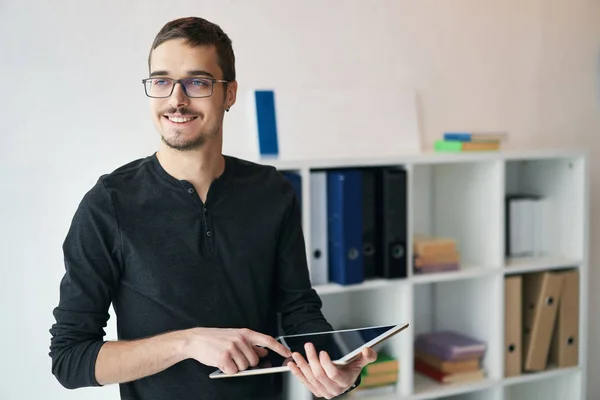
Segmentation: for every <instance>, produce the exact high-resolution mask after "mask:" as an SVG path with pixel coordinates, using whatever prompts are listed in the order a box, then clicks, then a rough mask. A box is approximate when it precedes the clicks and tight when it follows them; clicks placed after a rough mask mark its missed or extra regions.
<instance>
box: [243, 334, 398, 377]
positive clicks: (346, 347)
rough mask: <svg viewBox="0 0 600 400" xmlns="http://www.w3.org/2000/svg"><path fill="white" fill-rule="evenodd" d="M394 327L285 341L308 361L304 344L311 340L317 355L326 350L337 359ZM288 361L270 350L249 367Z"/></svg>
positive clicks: (290, 337) (282, 364)
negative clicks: (256, 363) (255, 364)
mask: <svg viewBox="0 0 600 400" xmlns="http://www.w3.org/2000/svg"><path fill="white" fill-rule="evenodd" d="M394 327H395V325H386V326H378V327H369V328H361V329H351V330H343V331H335V332H325V333H309V334H304V335H295V336H284V337H283V341H284V345H286V347H288V348H289V349H290V350H291V351H292V352H298V353H300V354H302V357H304V359H305V360H307V361H308V359H307V357H306V351H305V350H304V344H305V343H307V342H311V343H312V344H313V345H314V346H315V349H316V351H317V356H318V355H319V352H320V351H322V350H324V351H326V352H327V354H329V357H330V358H331V360H332V361H335V360H338V359H340V358H342V357H344V356H345V355H346V354H348V353H351V352H352V351H354V350H356V349H358V348H359V347H360V346H362V345H364V344H366V343H368V342H370V341H371V340H373V339H375V338H376V337H378V336H380V335H382V334H384V333H385V332H387V331H389V330H390V329H392V328H394ZM278 340H279V341H280V342H281V341H282V340H281V338H279V339H278ZM288 361H290V359H284V358H283V357H282V356H280V355H279V354H277V353H275V352H274V351H272V350H269V354H268V355H267V356H266V357H264V358H262V359H261V362H260V363H259V365H258V366H256V367H250V368H249V369H260V368H269V367H279V366H285V365H286V364H287V362H288Z"/></svg>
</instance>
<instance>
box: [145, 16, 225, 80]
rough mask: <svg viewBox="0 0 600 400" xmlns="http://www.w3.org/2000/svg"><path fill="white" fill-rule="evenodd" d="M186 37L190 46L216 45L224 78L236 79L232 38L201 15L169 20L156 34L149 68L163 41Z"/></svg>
mask: <svg viewBox="0 0 600 400" xmlns="http://www.w3.org/2000/svg"><path fill="white" fill-rule="evenodd" d="M180 38H183V39H185V43H186V44H188V45H190V46H193V47H195V46H210V45H213V46H215V49H216V51H217V62H218V64H219V67H220V68H221V71H222V72H223V79H225V80H228V81H234V80H235V55H234V54H233V48H232V46H231V39H229V36H227V34H226V33H225V32H223V30H222V29H221V27H219V26H218V25H216V24H214V23H212V22H210V21H207V20H205V19H204V18H200V17H185V18H179V19H175V20H173V21H170V22H167V23H166V24H165V25H164V26H163V27H162V29H161V30H160V31H159V32H158V34H157V35H156V38H155V39H154V43H152V48H151V49H150V54H149V55H148V69H150V58H151V56H152V50H154V49H156V48H157V47H158V46H159V45H160V44H161V43H164V42H166V41H167V40H171V39H180Z"/></svg>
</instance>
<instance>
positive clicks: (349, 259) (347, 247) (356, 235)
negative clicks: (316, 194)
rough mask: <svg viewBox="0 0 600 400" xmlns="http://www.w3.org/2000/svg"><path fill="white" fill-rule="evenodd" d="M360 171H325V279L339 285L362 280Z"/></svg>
mask: <svg viewBox="0 0 600 400" xmlns="http://www.w3.org/2000/svg"><path fill="white" fill-rule="evenodd" d="M362 196H363V193H362V172H361V171H359V170H351V169H348V170H331V171H327V237H328V252H329V280H330V281H331V282H334V283H338V284H340V285H351V284H357V283H362V282H363V281H364V266H363V262H364V261H363V251H362V249H363V221H362V207H363V204H362Z"/></svg>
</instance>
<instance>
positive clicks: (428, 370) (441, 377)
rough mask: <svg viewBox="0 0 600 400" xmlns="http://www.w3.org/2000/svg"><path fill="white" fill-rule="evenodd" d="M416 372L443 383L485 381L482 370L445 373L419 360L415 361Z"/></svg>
mask: <svg viewBox="0 0 600 400" xmlns="http://www.w3.org/2000/svg"><path fill="white" fill-rule="evenodd" d="M415 371H417V372H419V373H421V374H423V375H425V376H427V377H429V378H431V379H434V380H436V381H438V382H441V383H458V382H469V381H475V380H480V379H483V378H484V376H485V371H484V370H483V369H481V368H480V369H477V370H474V371H465V372H455V373H445V372H442V371H439V370H437V369H435V368H433V367H431V366H430V365H427V364H425V363H424V362H422V361H421V360H419V359H415Z"/></svg>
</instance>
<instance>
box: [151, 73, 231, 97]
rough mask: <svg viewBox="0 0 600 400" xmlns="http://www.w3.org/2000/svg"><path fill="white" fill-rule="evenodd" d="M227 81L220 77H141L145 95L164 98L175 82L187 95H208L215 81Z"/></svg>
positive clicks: (170, 92) (168, 94)
mask: <svg viewBox="0 0 600 400" xmlns="http://www.w3.org/2000/svg"><path fill="white" fill-rule="evenodd" d="M221 82H229V81H225V80H222V79H212V78H198V77H193V78H183V79H172V78H146V79H142V83H143V84H144V90H145V91H146V96H148V97H153V98H165V97H169V96H171V94H173V89H174V88H175V84H176V83H180V84H181V87H182V89H183V93H185V95H186V96H187V97H209V96H211V95H212V94H213V88H214V85H215V83H221Z"/></svg>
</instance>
